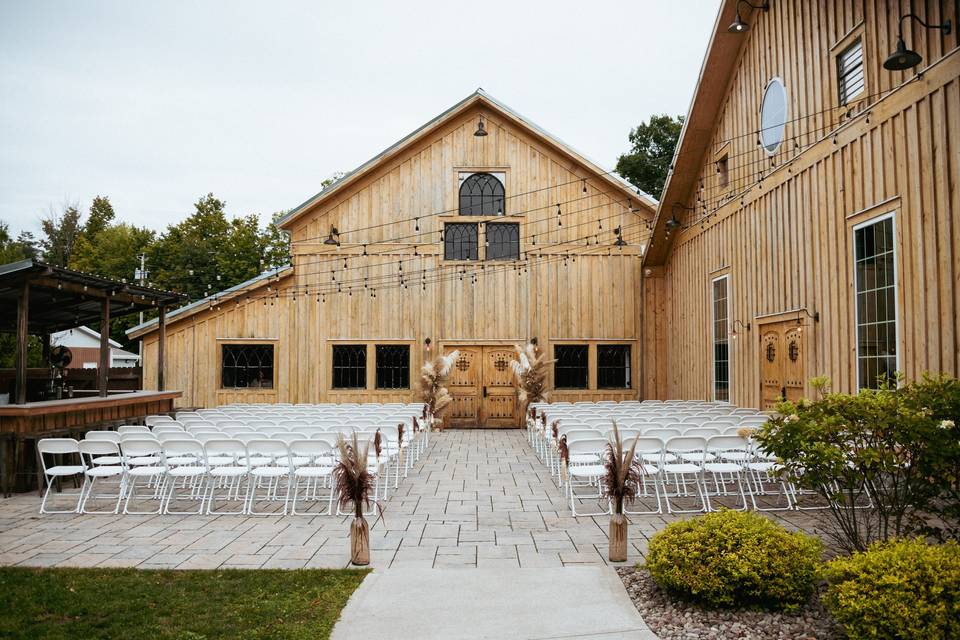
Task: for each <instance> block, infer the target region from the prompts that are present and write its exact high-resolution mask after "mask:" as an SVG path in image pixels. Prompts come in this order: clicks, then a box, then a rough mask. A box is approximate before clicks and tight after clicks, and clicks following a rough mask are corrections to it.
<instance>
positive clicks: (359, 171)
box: [277, 89, 657, 229]
mask: <svg viewBox="0 0 960 640" xmlns="http://www.w3.org/2000/svg"><path fill="white" fill-rule="evenodd" d="M476 105H482V106H483V107H485V108H487V109H490V110H491V111H495V112H497V113H498V114H499V115H501V116H503V117H504V118H506V119H507V120H509V121H510V122H511V123H512V124H514V125H515V126H518V127H519V128H521V129H524V130H526V131H528V132H529V133H532V134H533V135H534V136H535V137H537V138H539V139H541V140H543V141H544V142H546V143H547V144H549V145H551V146H553V147H555V148H556V149H558V150H559V151H561V152H562V153H564V154H566V155H568V156H570V157H571V158H573V159H574V160H576V161H577V162H578V163H579V164H581V165H583V166H584V167H586V168H587V169H588V170H590V171H592V172H594V173H596V174H597V175H598V177H599V178H600V179H602V180H603V181H604V182H606V183H608V184H610V185H611V186H613V187H615V188H617V189H620V190H622V191H623V193H624V194H625V195H627V196H628V197H632V198H637V199H638V200H639V201H640V203H641V204H642V205H643V206H645V207H646V208H647V209H649V210H650V211H651V212H653V211H655V210H656V208H657V200H656V199H655V198H654V197H653V196H651V195H650V194H648V193H644V192H643V191H641V190H640V189H638V188H636V187H635V186H633V185H632V184H630V183H629V182H627V181H626V180H624V179H623V178H622V177H620V176H619V175H617V174H616V173H614V172H612V171H608V170H606V169H604V168H603V167H601V166H600V165H598V164H597V163H596V162H594V161H592V160H590V159H589V158H587V157H586V156H584V155H583V154H582V153H580V152H579V151H576V150H575V149H574V148H573V147H571V146H570V145H568V144H567V143H565V142H563V141H562V140H560V138H558V137H557V136H555V135H553V134H551V133H549V132H548V131H547V130H546V129H544V128H542V127H540V126H539V125H537V124H535V123H534V122H533V121H532V120H530V119H529V118H525V117H524V116H522V115H520V114H519V113H518V112H517V111H515V110H514V109H511V108H510V107H508V106H507V105H505V104H504V103H502V102H500V101H499V100H497V99H496V98H494V97H493V96H491V95H490V94H489V93H487V92H486V91H484V90H483V89H477V90H476V91H474V92H473V93H471V94H470V95H469V96H467V97H466V98H464V99H463V100H461V101H460V102H458V103H457V104H455V105H453V106H452V107H450V108H449V109H447V110H446V111H444V112H443V113H441V114H440V115H438V116H437V117H435V118H434V119H432V120H430V121H429V122H427V123H426V124H424V125H422V126H421V127H419V128H417V129H416V130H414V131H413V132H412V133H410V134H408V135H406V136H404V137H403V138H401V139H400V140H398V141H397V142H395V143H394V144H392V145H390V146H389V147H387V148H386V149H384V150H383V151H381V152H380V153H378V154H377V155H375V156H374V157H372V158H370V159H369V160H367V161H366V162H364V163H363V164H361V165H360V166H359V167H357V168H356V169H354V170H353V171H349V172H347V173H346V174H344V175H343V176H342V177H341V178H340V179H339V180H337V181H336V182H334V183H333V184H331V185H329V186H327V187H326V188H325V189H323V190H322V191H320V192H319V193H317V194H315V195H314V196H312V197H311V198H309V199H308V200H306V201H305V202H302V203H301V204H299V205H298V206H296V207H294V208H293V209H291V210H290V211H289V212H287V213H286V214H285V215H284V216H283V217H281V218H280V219H279V220H278V221H277V224H278V225H279V226H280V227H283V228H285V229H289V227H290V225H292V224H293V222H294V221H295V220H296V219H297V218H299V217H300V216H302V215H303V214H305V213H307V212H308V211H310V210H311V209H313V208H314V207H316V206H317V205H319V204H320V203H322V202H324V201H325V200H327V199H328V198H329V197H331V196H332V195H334V194H336V193H342V192H343V191H344V190H345V189H346V188H347V187H349V185H351V184H353V183H354V182H355V181H356V180H358V179H359V178H360V177H361V176H365V175H368V174H369V173H370V172H371V171H373V170H375V169H376V168H378V167H379V166H381V165H382V164H383V163H384V162H387V161H388V160H390V159H392V158H395V157H397V156H398V155H399V154H401V153H403V152H404V151H405V150H407V149H408V148H410V147H411V146H413V145H414V144H416V143H417V142H419V141H421V140H423V139H424V138H425V137H426V136H428V135H429V134H430V133H431V132H433V131H434V130H436V129H437V128H438V127H440V126H442V125H444V124H446V123H447V122H450V121H451V120H452V119H454V118H456V117H457V116H459V115H461V114H462V113H464V112H466V111H468V110H469V109H471V108H473V107H474V106H476Z"/></svg>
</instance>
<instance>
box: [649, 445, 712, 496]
mask: <svg viewBox="0 0 960 640" xmlns="http://www.w3.org/2000/svg"><path fill="white" fill-rule="evenodd" d="M706 453H707V440H706V438H703V437H701V436H676V437H673V438H670V439H669V440H667V441H666V443H665V444H664V445H663V456H664V460H666V456H668V455H669V456H672V457H673V458H674V461H673V462H663V463H662V464H661V465H660V471H661V474H662V475H661V478H662V486H663V498H664V502H666V503H667V513H698V512H705V511H707V510H708V505H707V498H706V494H705V492H704V487H703V463H704V458H705V456H706ZM698 462H699V464H698ZM671 478H672V479H673V482H672V484H673V486H674V487H675V490H674V492H673V493H672V497H673V498H681V497H684V498H686V497H690V495H691V494H690V490H689V485H688V481H692V482H693V484H694V487H695V488H696V495H697V497H699V498H700V508H699V509H675V508H674V507H673V505H672V504H670V498H671V492H670V490H669V488H668V487H669V485H670V484H671V482H670V479H671Z"/></svg>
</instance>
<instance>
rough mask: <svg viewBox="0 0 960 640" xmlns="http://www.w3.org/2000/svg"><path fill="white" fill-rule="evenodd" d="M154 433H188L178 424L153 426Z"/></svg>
mask: <svg viewBox="0 0 960 640" xmlns="http://www.w3.org/2000/svg"><path fill="white" fill-rule="evenodd" d="M199 430H200V429H194V431H199ZM153 432H154V433H186V429H184V428H183V427H181V426H180V425H178V424H170V425H167V424H158V425H157V426H155V427H154V428H153Z"/></svg>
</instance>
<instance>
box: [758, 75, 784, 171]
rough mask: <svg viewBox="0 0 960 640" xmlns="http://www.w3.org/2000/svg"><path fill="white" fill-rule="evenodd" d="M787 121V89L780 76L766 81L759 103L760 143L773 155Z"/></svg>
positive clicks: (778, 145) (780, 140) (781, 141)
mask: <svg viewBox="0 0 960 640" xmlns="http://www.w3.org/2000/svg"><path fill="white" fill-rule="evenodd" d="M786 122H787V89H786V87H784V86H783V81H782V80H780V78H774V79H773V80H771V81H770V82H769V83H767V88H766V89H765V90H764V92H763V103H762V104H761V105H760V143H761V144H762V145H763V148H764V149H766V150H767V153H769V154H771V155H773V154H774V153H776V151H777V149H779V148H780V145H781V144H782V143H783V129H784V125H785V124H786Z"/></svg>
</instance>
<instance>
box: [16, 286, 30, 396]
mask: <svg viewBox="0 0 960 640" xmlns="http://www.w3.org/2000/svg"><path fill="white" fill-rule="evenodd" d="M29 319H30V284H29V283H28V282H24V283H23V288H22V289H21V290H20V299H19V301H18V302H17V358H16V360H17V375H16V385H17V404H26V403H27V344H28V342H29V339H30V334H29V333H28V330H27V327H28V326H29V324H30V323H29Z"/></svg>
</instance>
